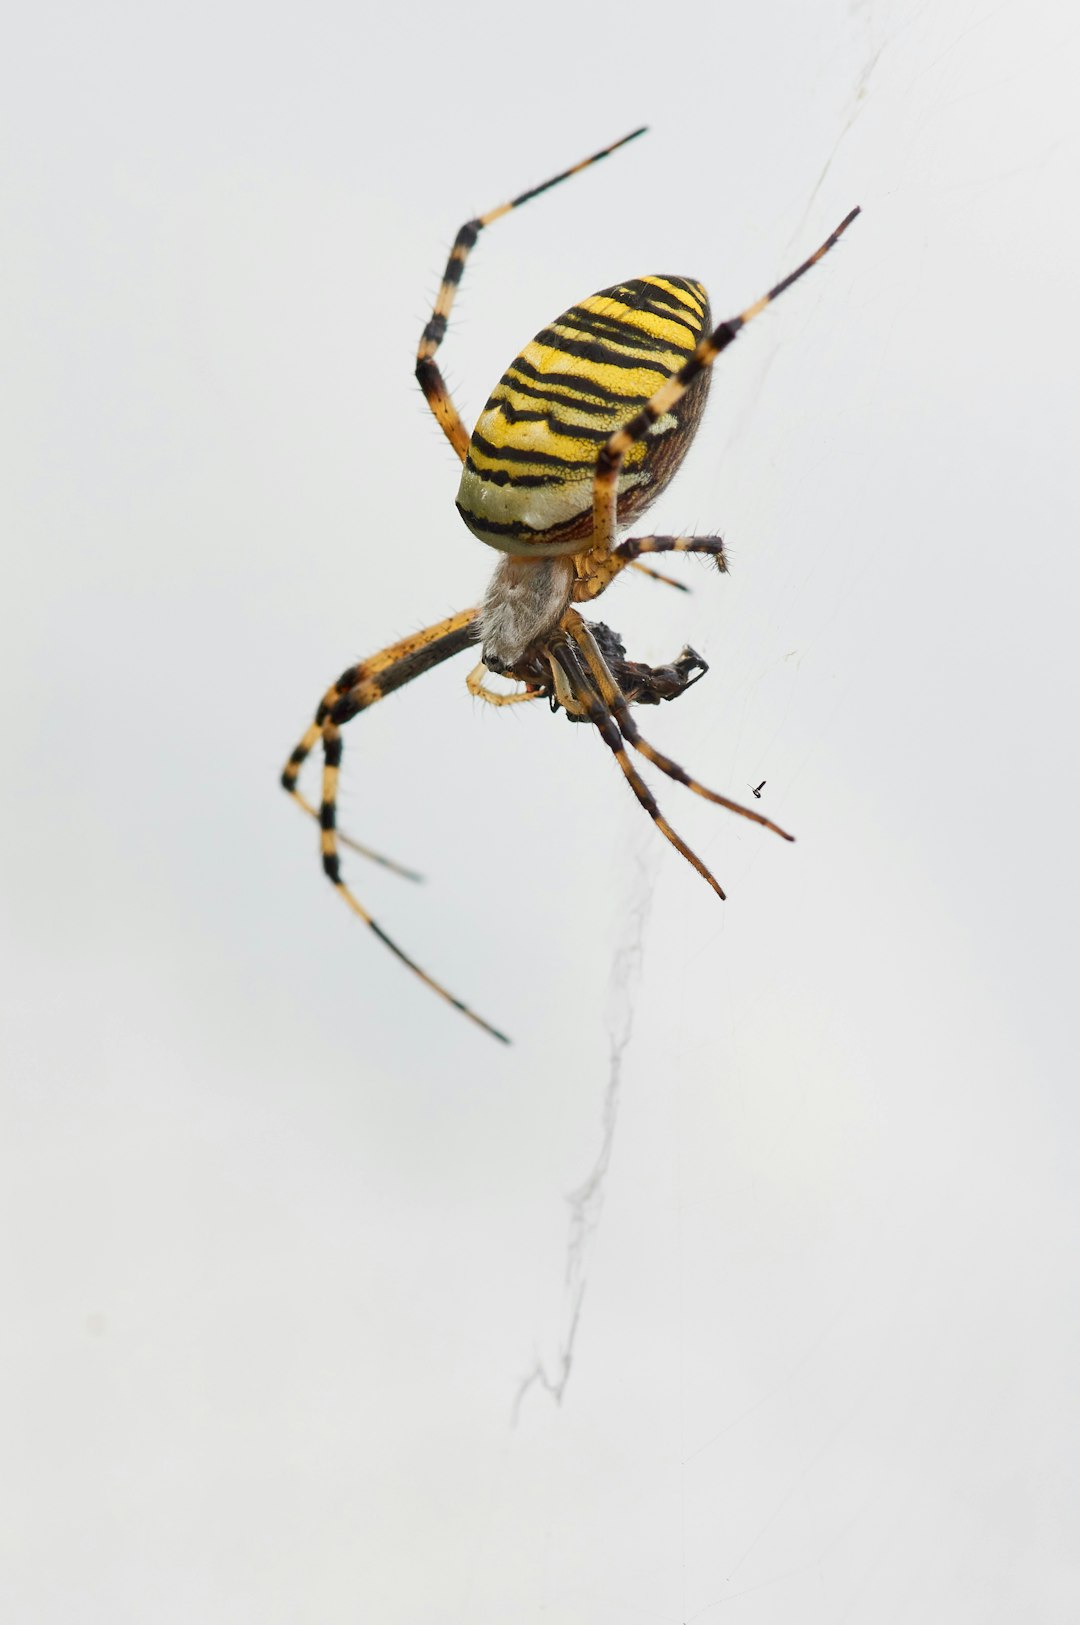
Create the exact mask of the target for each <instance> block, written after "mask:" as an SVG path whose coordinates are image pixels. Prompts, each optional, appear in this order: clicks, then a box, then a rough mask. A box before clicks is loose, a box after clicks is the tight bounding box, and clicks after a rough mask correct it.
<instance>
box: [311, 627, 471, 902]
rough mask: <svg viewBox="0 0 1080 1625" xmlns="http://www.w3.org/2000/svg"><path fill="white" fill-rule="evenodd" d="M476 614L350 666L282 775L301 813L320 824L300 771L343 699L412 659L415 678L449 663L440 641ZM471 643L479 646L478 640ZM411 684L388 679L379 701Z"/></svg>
mask: <svg viewBox="0 0 1080 1625" xmlns="http://www.w3.org/2000/svg"><path fill="white" fill-rule="evenodd" d="M475 613H476V611H475V610H465V611H464V612H463V614H462V615H452V616H450V618H449V620H446V621H440V622H439V623H438V624H437V625H436V626H432V627H428V628H426V629H425V630H424V631H423V632H414V633H412V634H411V635H410V636H409V637H407V638H401V639H400V640H399V641H398V642H397V643H391V644H390V645H389V646H388V647H387V648H385V649H381V650H380V651H379V653H378V654H376V655H372V657H371V658H370V659H369V660H365V661H361V662H359V663H358V664H357V665H355V666H347V667H346V669H345V670H344V671H343V672H342V674H341V676H340V677H339V678H338V680H337V682H336V683H331V685H330V687H329V688H328V689H327V691H326V693H325V694H324V695H323V697H322V699H321V701H320V702H319V708H318V710H317V711H316V713H315V720H314V722H313V723H312V724H311V726H310V727H309V728H308V730H307V732H306V733H305V734H304V736H303V738H302V739H301V740H300V743H299V744H298V745H297V746H296V748H295V750H293V751H292V753H291V754H290V756H289V759H288V761H287V762H286V763H285V767H284V770H283V772H282V775H281V784H282V788H283V789H284V790H286V791H287V792H288V794H289V795H290V796H291V797H292V798H293V800H294V801H295V803H296V805H297V806H298V807H299V808H300V810H301V812H303V813H306V814H307V816H308V817H309V818H314V819H315V820H316V821H318V817H319V809H318V808H317V807H315V806H313V805H312V803H311V802H310V801H309V800H308V799H307V797H306V796H305V795H303V794H301V792H300V791H299V790H298V789H297V787H296V781H297V779H298V778H299V776H300V769H301V768H302V767H303V765H304V763H305V762H306V761H307V758H308V757H309V756H310V755H311V752H312V751H313V750H314V748H315V746H316V745H317V744H318V742H319V739H320V737H321V733H322V724H323V722H324V721H325V720H326V718H327V717H328V716H329V714H330V712H331V710H332V709H333V707H334V706H335V705H336V704H337V702H338V700H340V699H341V697H342V695H343V694H345V693H347V692H348V690H349V689H351V688H354V687H356V685H357V684H360V683H363V682H366V681H367V680H368V679H373V678H377V677H378V676H379V674H380V673H382V672H386V671H387V670H388V669H389V668H390V667H391V666H394V665H395V664H397V663H399V662H402V661H405V660H408V659H411V660H412V661H413V663H414V664H415V663H416V662H417V661H418V660H422V661H423V662H424V663H423V664H420V665H419V666H418V667H417V669H416V670H415V671H414V672H413V673H412V674H413V675H414V676H419V675H420V672H421V671H427V670H428V669H429V667H430V666H433V665H438V663H439V661H441V660H445V659H447V658H448V657H449V655H450V654H452V653H455V652H456V650H455V649H449V650H447V651H446V652H444V653H439V652H437V650H438V647H439V645H440V640H441V639H442V638H444V637H446V636H449V635H450V634H452V633H453V632H456V631H458V630H459V628H460V626H462V625H465V624H467V623H468V622H469V620H470V619H471V618H472V617H473V616H474V615H475ZM471 641H473V642H475V639H472V640H471ZM460 647H461V648H465V647H466V644H461V645H460ZM425 650H426V651H427V652H426V654H425V653H424V651H425ZM402 669H403V670H411V667H403V668H402ZM408 681H409V678H408V676H402V677H400V679H399V681H397V682H394V683H392V684H389V683H387V681H386V680H385V679H384V680H383V682H382V685H381V687H380V690H379V693H378V695H377V698H380V699H381V698H382V696H383V694H389V693H391V692H392V691H393V689H394V688H397V687H400V686H401V683H402V682H408ZM367 703H368V704H371V703H373V702H372V701H370V700H369V701H368V702H367ZM338 840H339V842H340V843H341V845H342V846H347V847H349V848H350V850H351V851H353V852H358V853H359V854H360V856H361V857H364V858H368V859H370V861H371V862H372V863H377V864H379V865H380V866H381V867H382V868H384V869H389V870H391V871H392V873H394V874H397V875H402V876H404V878H405V879H406V880H417V881H419V880H422V879H423V876H422V875H420V874H418V873H417V872H416V870H415V869H407V868H406V867H405V865H404V864H402V863H396V862H395V861H394V859H393V858H388V857H384V855H383V854H382V853H381V852H375V851H374V850H373V849H372V848H371V847H370V846H364V845H363V844H362V843H361V842H360V841H357V840H354V839H353V837H352V836H351V835H346V834H345V833H344V832H343V831H340V830H339V832H338Z"/></svg>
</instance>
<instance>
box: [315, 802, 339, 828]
mask: <svg viewBox="0 0 1080 1625" xmlns="http://www.w3.org/2000/svg"><path fill="white" fill-rule="evenodd" d="M335 822H336V810H335V807H334V803H333V802H332V801H324V802H323V803H322V805H321V806H320V808H319V824H320V826H321V827H322V828H323V829H333V828H334V824H335Z"/></svg>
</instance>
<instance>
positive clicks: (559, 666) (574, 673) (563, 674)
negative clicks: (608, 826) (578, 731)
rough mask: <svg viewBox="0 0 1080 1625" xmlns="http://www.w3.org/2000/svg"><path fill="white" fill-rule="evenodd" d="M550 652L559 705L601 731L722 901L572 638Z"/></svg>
mask: <svg viewBox="0 0 1080 1625" xmlns="http://www.w3.org/2000/svg"><path fill="white" fill-rule="evenodd" d="M549 653H550V656H551V660H552V672H553V675H554V678H555V690H556V694H557V695H558V697H559V701H560V704H563V705H564V708H565V709H568V710H571V714H572V715H578V716H581V715H584V716H587V717H588V719H589V721H590V722H591V723H593V725H594V726H595V727H596V729H597V730H598V732H599V734H600V737H601V738H602V739H603V741H604V744H605V745H606V746H607V747H608V749H609V750H610V751H611V753H612V755H613V756H614V757H615V759H616V761H617V762H618V764H619V766H620V767H621V768H622V771H623V775H624V777H625V778H626V781H627V783H628V784H629V786H630V788H631V790H633V792H634V794H635V796H636V797H637V799H638V801H639V802H640V803H641V805H642V806H643V807H644V808H645V811H646V812H647V813H648V815H649V817H650V818H651V819H652V821H653V823H654V824H655V825H656V827H657V829H658V830H659V831H660V833H661V835H663V836H665V837H666V839H667V840H669V841H670V842H671V844H672V846H673V847H674V848H675V849H676V851H677V852H681V853H682V855H683V857H684V858H685V859H686V861H687V862H688V863H689V864H691V865H692V867H693V868H695V869H696V870H697V872H698V874H699V875H701V877H702V879H703V880H706V881H708V883H709V885H710V886H711V887H712V889H713V891H714V892H715V893H716V895H717V897H719V898H721V899H723V898H724V896H725V893H724V889H723V887H722V886H721V885H720V882H719V881H718V880H717V879H716V877H715V876H714V875H713V874H712V873H711V872H710V870H708V869H707V868H706V867H705V865H704V864H703V863H702V861H701V859H700V858H699V857H698V855H697V853H696V852H692V851H691V850H690V848H689V847H688V846H687V844H686V842H685V841H684V840H682V839H680V837H679V836H678V835H676V833H675V831H674V830H673V829H672V827H671V825H670V824H669V823H668V821H667V819H666V818H665V817H664V815H663V813H662V812H661V811H660V808H659V807H658V806H657V804H656V798H655V796H654V795H653V793H652V791H651V790H650V789H649V787H648V785H647V784H646V783H645V781H644V779H643V778H642V777H641V775H640V773H639V772H638V771H637V769H636V768H635V766H634V764H633V762H632V761H631V760H630V758H629V756H628V755H627V753H626V744H625V742H624V740H623V736H622V734H621V733H620V732H619V726H618V724H617V723H616V721H615V718H614V717H613V716H612V714H611V711H610V710H609V708H608V706H607V705H605V703H604V700H603V698H602V697H601V694H600V691H599V689H598V688H597V687H596V686H595V685H594V683H593V681H592V678H591V676H590V673H589V669H588V667H587V666H586V665H585V663H584V661H583V660H582V657H581V655H580V653H579V652H578V648H577V646H576V644H575V643H572V642H571V641H569V639H562V638H556V639H554V640H553V641H552V643H551V645H550V647H549ZM564 695H568V697H569V698H570V699H571V706H570V707H567V706H566V705H565V701H564V699H563V696H564Z"/></svg>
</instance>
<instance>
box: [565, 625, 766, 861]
mask: <svg viewBox="0 0 1080 1625" xmlns="http://www.w3.org/2000/svg"><path fill="white" fill-rule="evenodd" d="M561 624H562V625H563V627H565V629H566V631H567V632H569V634H570V636H571V637H572V638H573V640H574V642H575V643H576V644H577V646H578V648H579V649H580V650H581V653H582V655H583V656H584V657H585V662H586V664H587V666H588V668H589V671H590V673H591V674H592V678H593V681H594V682H595V684H596V687H597V689H598V690H599V693H600V697H601V699H602V700H603V702H604V704H605V705H606V706H607V707H608V709H609V710H610V711H611V713H612V715H613V716H614V718H615V720H616V722H617V723H618V726H619V729H620V731H621V733H622V736H623V738H624V739H625V740H627V742H628V743H629V744H631V745H633V747H634V749H635V750H636V751H637V752H638V753H639V754H640V755H642V756H644V757H645V758H646V760H647V761H650V762H652V763H653V765H654V766H655V767H658V768H659V769H660V771H661V773H666V774H667V776H668V778H669V779H674V780H675V781H676V783H678V784H685V786H686V788H687V789H688V790H692V791H693V792H694V794H695V795H696V796H704V798H705V800H706V801H712V802H715V804H716V805H717V806H718V807H726V808H727V809H728V811H729V812H733V813H738V814H739V816H740V817H741V818H749V819H750V821H751V822H752V823H754V824H761V825H762V826H763V827H764V828H765V829H771V830H772V831H773V833H774V834H776V835H779V836H781V837H782V838H783V839H784V840H785V841H793V840H794V839H795V837H794V835H789V834H788V832H787V830H784V829H781V828H780V825H779V824H774V823H773V821H772V819H771V818H766V817H765V815H764V813H760V812H755V811H754V809H753V808H752V807H744V806H743V805H742V803H741V802H739V801H732V800H731V799H730V797H728V796H722V795H720V794H719V793H718V792H717V791H716V790H709V789H706V787H705V785H703V784H699V783H698V781H697V779H692V778H691V777H690V775H689V773H687V771H686V769H685V768H683V767H680V766H679V764H678V762H673V761H672V760H671V757H670V756H665V755H664V754H663V752H662V751H659V750H657V749H656V747H655V746H654V745H650V744H649V742H648V740H647V739H643V738H642V736H641V733H640V732H639V730H638V726H637V723H636V722H635V721H634V719H633V717H632V716H631V715H630V707H629V706H628V705H627V703H626V698H625V696H624V694H623V693H622V690H621V689H620V688H619V685H618V683H617V681H616V680H615V677H614V675H613V674H612V671H611V667H610V666H609V665H608V663H607V661H606V660H605V659H604V656H603V653H602V651H601V649H600V647H599V645H598V643H597V641H596V639H595V638H594V637H593V634H592V631H591V630H590V628H589V625H588V623H587V622H586V621H583V620H582V618H581V616H580V615H578V614H577V612H576V611H574V610H570V611H568V613H567V614H566V615H564V616H563V619H562V623H561Z"/></svg>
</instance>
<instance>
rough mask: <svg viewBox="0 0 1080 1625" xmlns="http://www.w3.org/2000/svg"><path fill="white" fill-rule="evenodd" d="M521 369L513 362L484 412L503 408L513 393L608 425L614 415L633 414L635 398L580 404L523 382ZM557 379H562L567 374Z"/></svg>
mask: <svg viewBox="0 0 1080 1625" xmlns="http://www.w3.org/2000/svg"><path fill="white" fill-rule="evenodd" d="M520 365H521V363H520V361H515V362H514V365H513V366H512V367H511V368H510V369H509V371H508V372H507V373H506V376H505V377H504V378H503V379H502V380H501V382H500V383H499V386H498V389H496V391H495V393H494V395H492V397H491V399H490V400H489V401H488V403H487V406H486V407H485V411H489V412H490V411H492V410H494V408H495V407H498V406H502V405H503V403H504V402H505V401H506V399H507V396H508V395H509V393H510V391H511V390H512V391H513V392H514V393H515V394H519V395H527V396H528V397H529V399H530V400H534V401H551V402H552V403H553V404H554V405H556V406H566V407H569V408H570V410H571V411H574V412H584V413H586V414H589V415H591V416H593V417H604V418H607V419H608V420H609V421H610V419H611V418H612V416H614V415H615V414H616V413H620V414H622V413H625V412H628V411H630V410H632V408H633V405H634V401H635V399H636V398H637V397H636V396H633V395H614V396H612V398H611V400H610V401H598V400H580V399H579V398H578V397H577V396H575V395H571V394H570V392H569V390H565V389H543V388H541V387H540V385H539V384H537V383H536V382H535V381H534V380H533V379H532V378H526V377H525V375H524V373H522V372H519V370H518V369H519V367H520ZM560 376H562V377H565V376H566V374H560Z"/></svg>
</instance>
